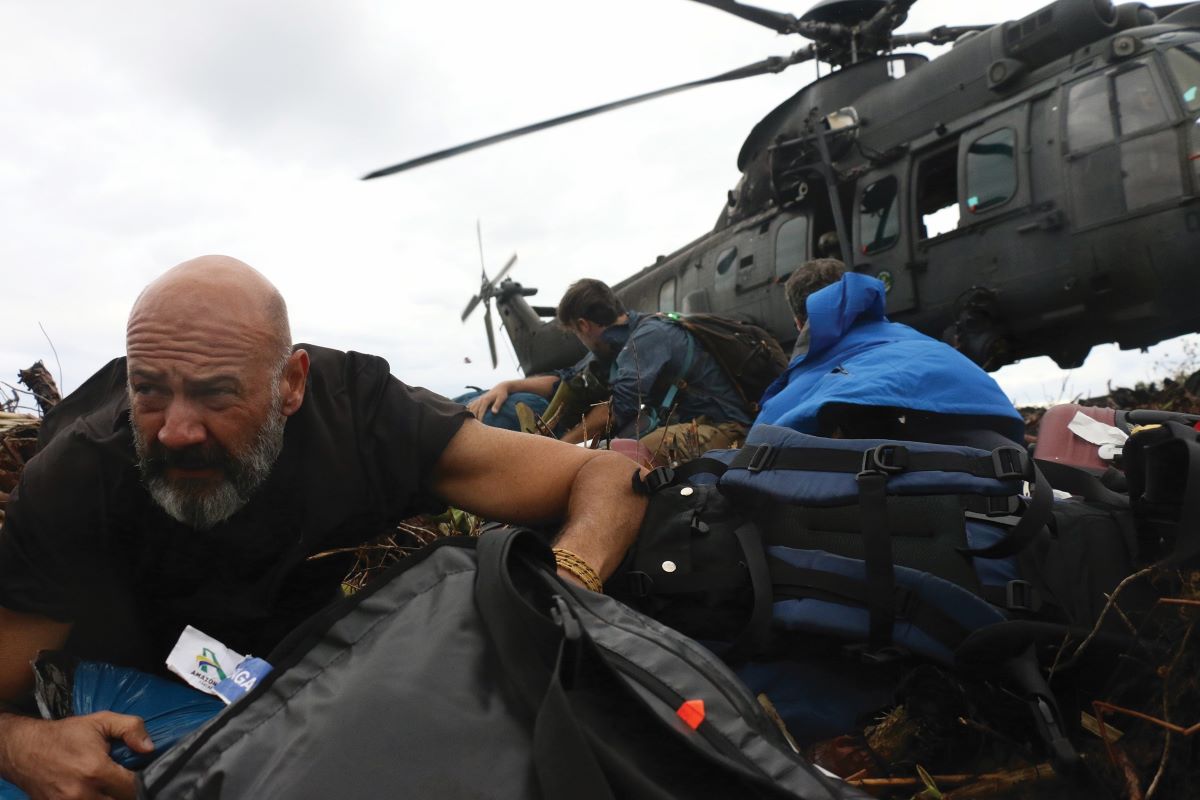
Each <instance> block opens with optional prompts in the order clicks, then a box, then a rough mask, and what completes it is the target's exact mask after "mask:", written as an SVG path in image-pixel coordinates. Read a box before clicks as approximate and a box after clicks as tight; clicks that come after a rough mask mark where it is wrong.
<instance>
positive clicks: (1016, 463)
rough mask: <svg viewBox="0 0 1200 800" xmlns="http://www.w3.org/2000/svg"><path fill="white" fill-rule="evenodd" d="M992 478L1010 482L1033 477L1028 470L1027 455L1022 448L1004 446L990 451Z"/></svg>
mask: <svg viewBox="0 0 1200 800" xmlns="http://www.w3.org/2000/svg"><path fill="white" fill-rule="evenodd" d="M992 469H993V470H994V471H995V475H993V476H992V477H993V478H996V479H997V480H1002V481H1003V480H1012V479H1015V478H1029V477H1031V476H1032V475H1033V472H1032V470H1031V469H1030V461H1029V453H1027V452H1025V450H1024V448H1021V447H1013V446H1007V445H1006V446H1004V447H997V448H996V449H995V450H993V451H992Z"/></svg>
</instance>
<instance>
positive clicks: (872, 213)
mask: <svg viewBox="0 0 1200 800" xmlns="http://www.w3.org/2000/svg"><path fill="white" fill-rule="evenodd" d="M1102 5H1103V4H1097V3H1093V2H1091V1H1090V0H1060V1H1059V2H1058V3H1054V4H1051V5H1050V6H1047V7H1046V8H1044V9H1041V10H1039V11H1037V12H1035V13H1034V14H1031V15H1029V17H1027V18H1025V19H1023V20H1018V21H1016V22H1011V23H1004V24H1002V25H997V26H995V27H994V28H992V29H989V30H987V31H984V32H981V33H979V34H974V35H971V36H969V37H965V38H964V39H963V40H960V42H959V43H958V44H957V45H956V46H955V47H954V48H952V49H951V50H950V51H949V52H947V53H945V54H943V55H941V56H939V57H938V58H936V59H934V60H932V61H928V62H926V59H924V57H922V56H917V55H912V54H906V55H888V56H878V57H871V58H868V59H865V60H861V61H859V62H858V63H855V64H852V65H848V66H845V67H843V68H842V69H840V70H838V71H836V72H833V73H831V74H829V75H827V76H825V77H824V78H822V79H821V80H819V81H817V82H815V83H813V84H810V85H809V86H806V87H805V88H804V89H802V90H801V91H800V92H798V93H797V94H796V95H794V96H793V97H791V98H789V99H788V100H787V101H785V102H784V103H783V104H781V105H780V106H779V107H778V108H776V109H775V110H774V111H772V112H771V114H769V115H768V116H767V117H766V118H764V119H763V120H762V122H760V123H759V125H758V126H756V127H755V129H754V130H753V131H752V132H751V134H750V136H749V137H748V139H747V141H746V144H745V145H744V146H743V148H742V152H741V154H740V155H739V167H740V168H741V169H742V171H743V176H742V179H741V181H740V182H739V184H738V186H737V188H736V189H735V190H734V191H733V192H731V193H730V197H729V201H728V202H727V204H726V206H725V207H724V208H723V209H722V211H721V214H720V217H719V219H718V222H717V225H716V227H715V229H714V230H712V231H710V232H709V233H706V234H705V235H703V236H701V237H699V238H697V239H696V240H695V241H693V242H691V243H689V244H688V245H686V246H684V247H682V248H680V249H679V250H677V251H675V252H673V253H671V254H670V255H668V256H665V257H660V258H659V259H658V260H657V261H656V262H655V263H654V264H652V265H650V266H648V267H646V268H645V269H643V270H641V271H640V272H638V273H637V274H635V275H633V276H631V277H630V278H628V279H626V280H624V281H621V282H620V283H619V284H617V285H616V286H615V287H614V289H615V290H616V292H617V294H618V296H619V297H621V299H622V300H623V302H624V303H625V304H626V305H627V306H628V307H630V308H636V309H639V310H645V311H681V312H684V313H688V312H698V311H711V312H718V313H723V314H729V315H733V316H740V317H743V318H747V319H750V320H752V321H755V322H757V323H758V324H761V325H763V326H764V327H766V328H767V329H768V330H770V331H771V332H772V333H773V334H774V335H775V336H776V337H777V338H779V339H780V340H781V342H783V343H785V344H786V343H788V342H790V341H791V340H792V339H794V338H795V335H796V331H795V326H794V322H793V320H792V314H791V312H790V309H788V307H787V304H786V301H785V299H784V292H783V283H784V281H785V280H786V279H787V277H788V276H789V275H790V274H791V273H792V272H793V271H794V270H795V269H796V268H797V267H798V266H799V265H801V264H802V263H804V261H806V260H808V259H810V258H813V257H816V256H818V255H835V256H836V255H842V256H844V257H845V258H846V260H847V261H848V263H849V264H850V265H851V266H852V268H853V269H854V270H856V271H858V272H863V273H867V274H870V275H874V276H876V277H879V278H880V279H881V280H882V281H883V282H884V284H885V286H887V287H888V306H887V308H888V314H889V316H890V317H891V318H892V319H895V320H897V321H902V322H906V323H908V324H910V325H912V326H913V327H916V328H917V329H919V330H922V331H924V332H925V333H927V334H929V335H931V336H934V337H939V338H945V339H946V340H948V341H951V342H953V343H955V344H956V345H957V346H958V347H959V348H960V349H962V350H963V351H964V352H965V353H967V354H968V355H969V356H970V357H972V358H973V359H975V360H976V361H977V362H979V363H981V364H983V365H984V366H986V367H987V368H989V369H991V368H996V367H999V366H1001V365H1003V364H1005V363H1009V362H1011V361H1013V360H1016V359H1020V358H1026V357H1031V356H1036V355H1043V354H1048V355H1050V356H1051V357H1053V358H1054V359H1055V360H1056V361H1057V362H1058V363H1059V364H1060V365H1062V366H1064V367H1067V366H1073V365H1076V364H1078V363H1080V362H1082V360H1083V358H1084V357H1085V356H1086V354H1087V352H1088V351H1089V349H1090V348H1091V347H1092V346H1093V345H1095V344H1098V343H1102V342H1111V341H1116V342H1118V343H1119V344H1120V345H1121V346H1122V347H1126V348H1129V347H1140V346H1146V345H1149V344H1153V343H1155V342H1157V341H1160V340H1162V339H1164V338H1168V337H1171V336H1177V335H1180V334H1183V333H1187V332H1192V331H1196V330H1200V305H1198V304H1196V303H1195V301H1194V298H1195V290H1194V289H1193V278H1192V268H1191V259H1192V258H1193V253H1194V251H1195V249H1196V245H1197V243H1200V204H1198V202H1197V201H1198V200H1200V167H1198V166H1197V165H1200V160H1198V159H1200V128H1198V127H1197V116H1198V115H1200V96H1198V93H1200V4H1197V5H1193V6H1190V7H1188V8H1185V9H1184V10H1182V11H1178V12H1176V13H1174V14H1172V15H1170V16H1168V17H1167V18H1166V19H1165V20H1164V21H1163V22H1161V23H1158V24H1151V25H1144V24H1141V23H1143V22H1145V21H1146V20H1145V19H1144V18H1142V17H1139V15H1138V14H1137V13H1134V11H1130V10H1118V12H1117V13H1115V14H1114V15H1112V17H1111V18H1107V17H1106V16H1105V14H1104V13H1103V10H1102V9H1101V6H1102ZM1109 10H1110V11H1111V9H1109ZM831 188H832V189H833V191H830V189H831ZM839 217H840V219H839ZM839 223H840V225H839ZM839 229H840V230H841V231H842V234H841V236H840V237H838V236H834V237H830V234H832V233H834V232H835V231H838V230H839ZM846 239H849V241H846ZM830 242H832V245H833V246H832V247H829V246H828V245H829V244H830ZM822 243H824V244H825V245H827V246H826V247H825V248H824V251H823V249H822V247H821V245H822ZM509 302H510V303H517V302H519V303H524V301H523V299H521V298H520V296H519V295H518V294H514V295H513V296H512V297H511V299H510V301H509ZM501 308H502V313H503V309H504V303H503V302H502V303H501ZM525 308H526V309H528V308H529V307H528V306H526V307H525ZM530 313H532V312H530ZM524 316H525V317H528V316H529V314H524ZM505 320H506V323H507V320H508V316H506V317H505ZM526 322H528V320H526ZM535 330H536V328H535V326H532V325H529V324H526V325H523V326H521V330H520V332H518V331H517V330H513V329H510V330H509V333H510V337H511V338H512V339H513V344H514V349H515V350H516V352H517V354H518V357H519V359H520V361H521V364H522V367H523V368H524V369H526V371H527V372H530V371H534V372H536V371H544V370H546V369H548V368H553V367H558V366H565V364H563V363H553V364H552V363H550V361H552V360H562V359H565V358H568V354H567V352H566V351H565V350H564V351H563V352H561V353H559V354H558V355H557V356H556V357H555V359H551V358H549V356H550V353H549V351H546V350H544V349H542V350H541V352H540V353H539V352H538V351H539V348H538V347H537V346H536V342H537V341H538V336H536V335H533V334H534V333H535ZM542 340H543V341H548V338H547V337H546V335H545V334H543V336H542ZM559 341H561V339H560V340H559ZM575 353H577V351H574V350H572V353H571V354H575ZM567 363H569V362H567Z"/></svg>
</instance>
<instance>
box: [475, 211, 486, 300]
mask: <svg viewBox="0 0 1200 800" xmlns="http://www.w3.org/2000/svg"><path fill="white" fill-rule="evenodd" d="M475 240H476V241H477V242H479V274H480V275H481V276H483V277H482V282H481V285H483V286H486V285H487V282H488V276H487V267H486V266H484V263H483V226H482V225H480V224H479V219H478V218H476V220H475Z"/></svg>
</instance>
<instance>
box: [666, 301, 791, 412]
mask: <svg viewBox="0 0 1200 800" xmlns="http://www.w3.org/2000/svg"><path fill="white" fill-rule="evenodd" d="M660 316H661V318H662V319H666V320H669V321H671V322H673V323H675V324H676V325H679V326H680V327H681V328H683V329H684V330H686V331H687V332H688V333H690V334H692V336H694V337H695V338H696V341H698V342H699V343H700V346H701V347H703V348H704V349H705V350H706V351H707V352H708V354H709V355H711V356H712V357H713V359H714V360H715V361H716V362H717V364H718V365H719V366H720V367H721V370H722V371H723V372H724V373H725V375H726V376H727V377H728V378H729V379H730V381H731V382H732V383H733V385H734V388H736V389H737V392H738V395H739V396H740V397H741V400H742V405H744V406H745V408H746V410H747V411H749V412H750V413H751V415H754V414H757V413H758V401H759V399H760V398H762V396H763V392H765V391H766V390H767V387H768V386H770V385H771V383H772V382H773V381H774V380H775V379H776V378H778V377H779V376H780V375H781V374H783V371H784V370H785V369H787V365H788V358H787V356H786V355H785V354H784V352H783V348H782V347H780V346H779V342H777V341H776V340H775V337H774V336H772V335H771V334H770V333H768V332H767V331H766V330H765V329H763V328H761V327H759V326H758V325H754V324H753V323H750V322H743V321H742V320H739V319H735V318H733V317H726V316H722V315H720V314H686V315H684V314H677V313H674V312H672V313H669V314H662V315H660ZM684 371H685V372H686V369H685V370H684ZM680 377H682V376H680ZM664 405H669V403H664Z"/></svg>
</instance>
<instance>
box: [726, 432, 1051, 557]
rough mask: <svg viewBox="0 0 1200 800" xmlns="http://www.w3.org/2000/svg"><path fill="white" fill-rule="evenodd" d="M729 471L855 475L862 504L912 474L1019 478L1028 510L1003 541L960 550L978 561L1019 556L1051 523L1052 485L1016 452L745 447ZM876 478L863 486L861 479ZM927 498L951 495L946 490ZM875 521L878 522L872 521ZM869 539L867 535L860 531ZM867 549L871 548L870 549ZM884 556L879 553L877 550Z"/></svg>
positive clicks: (878, 499) (882, 496) (879, 498)
mask: <svg viewBox="0 0 1200 800" xmlns="http://www.w3.org/2000/svg"><path fill="white" fill-rule="evenodd" d="M728 469H729V470H736V469H744V470H746V471H748V472H750V473H758V472H763V471H766V470H796V471H801V472H841V473H852V474H855V475H856V476H857V481H856V482H857V484H858V490H859V491H858V493H859V502H860V504H862V503H865V502H868V501H866V500H864V492H865V493H866V495H868V496H869V497H870V498H871V499H870V500H869V503H870V504H879V505H882V504H883V503H884V502H885V501H886V495H887V480H888V478H889V477H893V476H898V475H901V474H910V473H914V472H961V473H965V474H967V475H972V476H974V477H978V478H992V479H995V480H1014V479H1018V478H1019V479H1022V480H1025V481H1028V482H1029V485H1030V493H1031V498H1030V501H1031V502H1030V505H1029V508H1027V509H1026V510H1025V513H1024V514H1022V515H1021V519H1020V521H1019V522H1018V523H1017V524H1016V525H1015V526H1013V528H1012V530H1011V531H1009V533H1008V536H1006V537H1005V538H1004V539H1002V540H1000V541H999V542H996V543H995V544H992V545H989V546H988V547H982V548H973V549H968V548H963V549H961V550H960V552H961V553H962V554H963V555H966V556H974V557H978V558H1007V557H1008V556H1011V555H1014V554H1016V553H1018V552H1020V551H1021V550H1022V549H1023V548H1024V547H1025V545H1027V544H1029V542H1030V541H1032V539H1033V537H1034V536H1035V535H1036V534H1037V532H1038V531H1040V530H1041V529H1042V527H1043V526H1044V525H1045V524H1046V523H1047V522H1048V521H1049V519H1050V512H1051V507H1052V505H1053V502H1054V493H1053V490H1052V489H1051V488H1050V484H1049V483H1048V482H1047V481H1046V479H1045V477H1044V476H1043V475H1042V473H1041V470H1040V469H1038V466H1037V464H1036V463H1035V462H1034V460H1033V459H1032V458H1030V457H1029V454H1028V453H1026V452H1025V450H1023V449H1022V448H1020V447H1016V446H1015V445H1014V446H1011V447H998V448H996V449H995V450H993V451H992V452H991V453H988V454H987V455H980V456H970V455H964V454H962V453H954V452H912V451H910V450H909V449H908V448H906V447H904V446H903V445H900V444H894V443H885V444H880V445H878V446H876V447H874V448H871V449H867V450H865V451H861V452H860V451H857V450H849V449H833V448H819V447H776V446H774V445H771V444H759V445H747V446H746V447H743V448H742V449H741V450H740V451H738V453H737V455H736V456H734V458H733V461H732V462H730V464H729V467H728ZM869 475H875V476H878V477H876V478H872V479H870V480H868V481H866V482H865V483H864V480H863V478H864V477H866V476H869ZM931 493H941V494H948V493H950V492H949V491H947V490H942V491H941V492H931ZM878 513H879V512H877V511H876V512H869V511H868V510H867V506H866V505H863V514H864V528H865V527H866V520H867V519H870V518H871V516H872V515H877V514H878ZM873 521H874V522H878V518H877V517H876V519H874V520H873ZM863 533H864V535H868V534H867V531H866V530H864V531H863ZM868 547H869V544H868ZM880 552H882V550H880Z"/></svg>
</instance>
